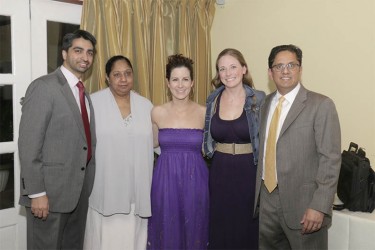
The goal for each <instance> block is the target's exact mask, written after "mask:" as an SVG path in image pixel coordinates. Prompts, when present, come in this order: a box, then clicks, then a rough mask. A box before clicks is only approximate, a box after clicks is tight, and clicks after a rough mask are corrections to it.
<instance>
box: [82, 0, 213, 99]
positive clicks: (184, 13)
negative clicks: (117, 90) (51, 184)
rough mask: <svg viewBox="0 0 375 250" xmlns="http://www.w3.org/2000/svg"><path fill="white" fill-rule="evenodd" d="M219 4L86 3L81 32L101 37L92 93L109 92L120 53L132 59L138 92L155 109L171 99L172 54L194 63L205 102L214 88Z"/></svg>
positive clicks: (89, 77)
mask: <svg viewBox="0 0 375 250" xmlns="http://www.w3.org/2000/svg"><path fill="white" fill-rule="evenodd" d="M214 13H215V0H106V1H103V0H89V1H84V2H83V8H82V19H81V28H82V29H85V30H87V31H89V32H91V33H92V34H93V35H94V36H95V37H96V39H97V41H98V43H97V46H96V49H97V53H96V56H95V60H94V63H93V67H92V68H91V70H90V71H89V72H87V73H86V74H85V84H86V89H87V90H88V91H90V92H91V93H93V92H95V91H98V90H100V89H103V88H105V87H107V86H106V84H105V63H106V62H107V60H108V59H109V58H110V57H112V56H114V55H119V54H121V55H124V56H126V57H128V58H129V59H130V60H131V62H132V64H133V68H134V77H135V81H134V89H135V91H137V92H138V93H140V94H141V95H143V96H145V97H147V98H149V99H150V100H151V101H152V102H153V103H154V104H155V105H158V104H162V103H164V102H166V101H167V98H168V97H167V85H166V79H165V65H166V62H167V58H168V56H169V55H172V54H176V53H181V54H183V55H185V56H188V57H190V58H192V59H193V60H194V74H195V79H194V82H195V86H194V100H195V101H197V102H199V103H201V104H204V103H205V101H206V98H207V95H208V94H209V92H210V91H211V90H212V88H211V85H210V81H211V78H212V75H211V38H210V32H211V26H212V21H213V17H214Z"/></svg>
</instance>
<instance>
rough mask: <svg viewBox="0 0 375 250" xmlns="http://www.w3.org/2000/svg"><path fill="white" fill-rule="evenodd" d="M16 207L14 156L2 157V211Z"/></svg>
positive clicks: (0, 157)
mask: <svg viewBox="0 0 375 250" xmlns="http://www.w3.org/2000/svg"><path fill="white" fill-rule="evenodd" d="M10 207H14V155H13V153H9V154H1V155H0V209H5V208H10Z"/></svg>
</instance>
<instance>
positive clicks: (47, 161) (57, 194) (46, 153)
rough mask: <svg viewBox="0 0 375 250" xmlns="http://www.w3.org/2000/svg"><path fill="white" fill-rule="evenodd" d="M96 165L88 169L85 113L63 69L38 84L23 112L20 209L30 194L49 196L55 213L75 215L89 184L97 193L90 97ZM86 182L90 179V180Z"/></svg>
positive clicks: (92, 122)
mask: <svg viewBox="0 0 375 250" xmlns="http://www.w3.org/2000/svg"><path fill="white" fill-rule="evenodd" d="M86 97H87V98H88V100H89V105H90V128H91V138H92V159H91V160H90V162H89V163H88V164H87V166H86V160H87V143H86V136H85V131H84V127H83V122H82V117H81V113H80V111H79V107H78V104H77V102H76V100H75V99H74V96H73V93H72V91H71V89H70V87H69V84H68V82H67V80H66V79H65V77H64V75H63V74H62V72H61V70H60V68H59V69H57V70H56V71H54V72H53V73H51V74H49V75H45V76H42V77H40V78H38V79H36V80H35V81H33V82H32V83H31V84H30V86H29V87H28V89H27V92H26V96H25V98H24V101H23V106H22V117H21V123H20V130H19V140H18V148H19V157H20V162H21V197H20V204H21V205H23V206H30V204H31V200H30V199H29V198H28V195H30V194H37V193H41V192H43V191H46V192H47V196H48V199H49V209H50V211H52V212H60V213H66V212H71V211H72V210H73V209H74V208H75V207H76V206H77V203H78V200H79V198H80V194H81V190H82V187H83V181H84V178H87V180H86V183H88V190H89V192H91V190H92V186H93V182H94V175H95V145H96V137H95V118H94V112H93V108H92V104H91V100H90V97H89V95H88V94H87V93H86ZM85 176H86V177H85Z"/></svg>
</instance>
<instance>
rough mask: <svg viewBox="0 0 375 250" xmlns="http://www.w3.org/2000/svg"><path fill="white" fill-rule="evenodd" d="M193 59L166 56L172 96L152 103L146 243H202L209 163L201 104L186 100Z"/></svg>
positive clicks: (178, 246)
mask: <svg viewBox="0 0 375 250" xmlns="http://www.w3.org/2000/svg"><path fill="white" fill-rule="evenodd" d="M192 64H193V61H192V60H191V59H189V58H187V57H184V56H182V55H173V56H170V57H169V58H168V64H167V70H166V78H167V80H168V89H169V96H170V99H171V101H169V102H167V103H165V104H163V105H161V106H156V107H154V108H153V110H152V112H151V117H152V121H153V126H154V137H155V139H154V142H155V145H154V146H158V145H160V148H161V154H160V156H159V157H158V159H157V162H156V164H155V168H154V173H153V178H152V187H151V211H152V216H151V218H150V219H149V222H148V241H147V249H206V248H207V244H208V209H209V208H208V206H209V200H208V197H209V194H208V168H207V166H206V164H205V161H204V160H203V157H202V153H201V151H202V142H203V127H204V115H205V107H204V106H201V105H199V104H197V103H195V102H193V101H191V95H192V92H191V89H192V87H193V83H194V82H193V66H192Z"/></svg>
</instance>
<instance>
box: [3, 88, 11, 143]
mask: <svg viewBox="0 0 375 250" xmlns="http://www.w3.org/2000/svg"><path fill="white" fill-rule="evenodd" d="M6 141H13V94H12V85H0V142H6Z"/></svg>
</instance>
